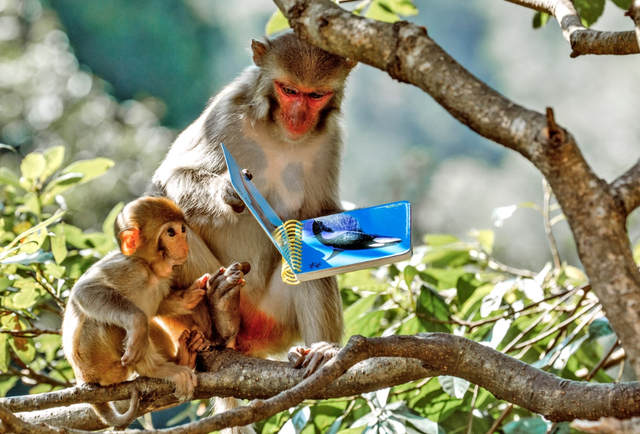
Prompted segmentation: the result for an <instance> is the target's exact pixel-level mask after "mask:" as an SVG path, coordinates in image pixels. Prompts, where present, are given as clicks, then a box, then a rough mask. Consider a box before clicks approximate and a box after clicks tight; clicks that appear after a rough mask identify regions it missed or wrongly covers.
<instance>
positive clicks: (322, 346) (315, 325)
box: [272, 277, 344, 377]
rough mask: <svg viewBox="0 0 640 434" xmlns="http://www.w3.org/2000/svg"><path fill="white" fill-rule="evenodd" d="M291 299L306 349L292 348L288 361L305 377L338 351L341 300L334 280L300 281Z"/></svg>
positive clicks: (342, 320) (341, 332) (342, 326)
mask: <svg viewBox="0 0 640 434" xmlns="http://www.w3.org/2000/svg"><path fill="white" fill-rule="evenodd" d="M273 283H275V282H274V281H273V280H272V284H273ZM293 297H294V304H295V309H296V312H297V318H298V322H299V325H300V332H301V334H302V337H303V338H304V341H305V347H294V348H292V349H291V350H290V351H289V354H288V358H289V361H290V362H291V363H293V365H294V366H295V367H296V368H303V369H304V370H305V371H304V376H305V377H308V376H309V375H311V374H313V373H314V372H315V371H316V370H317V369H318V368H319V367H321V366H322V365H324V364H325V363H327V362H328V361H329V360H331V359H332V358H333V357H335V355H336V354H338V352H339V351H340V345H339V343H340V342H341V341H342V334H343V330H344V319H343V317H342V300H341V299H340V292H339V290H338V284H337V281H336V279H335V277H329V278H324V279H318V280H313V281H309V282H303V283H302V284H300V285H298V286H297V287H296V288H295V292H293Z"/></svg>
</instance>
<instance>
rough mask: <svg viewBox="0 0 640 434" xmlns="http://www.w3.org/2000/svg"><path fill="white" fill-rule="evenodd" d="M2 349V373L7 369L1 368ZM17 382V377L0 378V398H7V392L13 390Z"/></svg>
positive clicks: (0, 339) (0, 343)
mask: <svg viewBox="0 0 640 434" xmlns="http://www.w3.org/2000/svg"><path fill="white" fill-rule="evenodd" d="M2 345H3V344H2V338H1V337H0V346H2ZM1 359H2V349H0V371H4V372H6V370H7V368H8V366H7V367H4V369H3V367H2V360H1ZM17 382H18V377H0V397H5V396H7V393H9V391H10V390H11V389H13V386H15V385H16V383H17Z"/></svg>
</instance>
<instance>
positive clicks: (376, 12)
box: [364, 0, 400, 23]
mask: <svg viewBox="0 0 640 434" xmlns="http://www.w3.org/2000/svg"><path fill="white" fill-rule="evenodd" d="M364 16H365V17H367V18H370V19H372V20H378V21H382V22H385V23H395V22H396V21H400V17H399V16H398V15H397V14H395V13H394V12H393V11H392V10H391V9H390V8H389V6H387V5H386V4H385V3H383V2H381V1H380V0H373V1H372V2H371V6H369V8H368V9H367V12H366V13H365V14H364Z"/></svg>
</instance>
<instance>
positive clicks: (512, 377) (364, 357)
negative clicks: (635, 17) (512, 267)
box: [0, 333, 640, 434]
mask: <svg viewBox="0 0 640 434" xmlns="http://www.w3.org/2000/svg"><path fill="white" fill-rule="evenodd" d="M394 356H396V357H394ZM356 363H357V365H356ZM354 365H356V366H354ZM200 367H201V368H204V369H207V370H210V371H212V372H211V373H206V374H199V375H198V379H199V384H198V387H197V388H196V393H195V395H194V398H208V397H211V396H214V395H215V396H235V397H238V398H248V399H263V398H269V397H274V396H275V398H270V399H268V400H266V401H256V402H254V403H252V404H250V405H249V406H248V407H242V408H238V409H235V410H232V411H231V412H227V413H224V414H221V415H215V416H213V417H211V418H207V419H202V420H200V421H198V422H196V423H194V424H189V425H185V426H183V427H178V428H174V429H171V430H163V431H161V432H168V433H173V434H178V433H186V432H189V433H200V432H210V431H212V430H218V429H221V428H224V427H227V426H236V425H246V424H248V423H252V422H255V421H257V420H262V419H264V418H266V417H269V416H271V415H272V414H275V413H277V412H279V411H282V410H283V409H286V408H290V407H292V406H295V405H297V404H299V403H300V402H302V401H303V400H304V399H328V398H337V397H344V396H353V395H355V394H361V393H365V392H370V391H373V390H378V389H382V388H386V387H390V386H393V385H397V384H403V383H406V382H408V381H413V380H417V379H419V378H424V377H431V376H436V375H453V376H456V377H460V378H464V379H466V380H468V381H470V382H472V383H474V384H477V385H479V386H481V387H484V388H485V389H487V390H488V391H490V392H491V393H493V394H494V395H495V396H496V397H498V398H499V399H504V400H506V401H509V402H512V403H515V404H516V405H518V406H521V407H523V408H526V409H528V410H530V411H533V412H536V413H539V414H541V415H543V416H545V417H546V418H547V419H549V420H553V421H564V420H573V419H575V418H581V419H588V420H595V419H598V418H599V417H602V416H605V415H607V416H612V417H617V418H621V419H623V418H629V417H632V416H640V386H639V385H638V383H635V382H634V383H622V384H593V383H586V382H577V381H567V380H563V379H561V378H558V377H556V376H554V375H552V374H549V373H546V372H543V371H541V370H539V369H536V368H533V367H531V366H530V365H527V364H525V363H523V362H520V361H519V360H516V359H513V358H511V357H509V356H507V355H505V354H502V353H500V352H498V351H495V350H493V349H491V348H489V347H486V346H483V345H481V344H479V343H476V342H473V341H471V340H468V339H465V338H461V337H458V336H454V335H450V334H445V333H431V334H421V335H417V336H390V337H385V338H370V339H366V338H363V337H354V338H352V339H351V340H350V341H349V344H347V346H346V347H345V349H343V350H342V351H341V352H340V354H339V356H338V358H337V359H336V362H335V363H332V364H328V365H327V366H326V367H325V368H323V369H322V370H321V371H319V373H318V374H316V375H314V376H313V377H311V378H309V379H306V380H303V378H302V372H301V371H300V370H296V369H293V368H291V366H290V365H289V364H288V363H284V362H274V361H269V360H262V359H253V358H248V357H244V356H242V355H240V354H239V353H237V352H235V351H232V350H225V351H214V352H210V353H205V354H204V355H203V357H202V358H201V359H200ZM349 368H350V369H349ZM347 369H349V370H348V372H346V374H345V375H342V373H343V372H345V371H346V370H347ZM341 375H342V377H340V376H341ZM338 377H340V378H339V379H337V378H338ZM336 379H337V380H336ZM136 383H137V385H138V387H139V388H140V391H141V397H142V399H143V407H145V410H144V411H145V412H147V411H151V410H155V409H157V408H159V407H166V406H168V405H172V404H175V403H177V400H176V399H175V398H174V397H173V395H170V394H171V392H172V389H173V387H172V386H171V385H169V384H167V383H163V382H161V381H159V380H155V379H139V380H136ZM129 390H130V386H129V385H128V384H127V383H122V384H118V385H114V386H109V387H97V386H91V385H84V386H80V387H75V388H72V389H66V390H63V391H59V392H51V393H47V394H42V395H33V396H23V397H12V398H4V399H2V400H0V405H2V406H4V408H6V409H8V410H10V411H13V412H16V411H31V410H34V409H45V408H50V407H54V406H60V405H69V404H71V403H77V402H82V401H86V402H102V401H107V400H121V399H128V397H129ZM159 396H160V399H158V397H159ZM576 402H579V403H580V405H579V406H576V405H575V403H576ZM73 411H74V412H73V413H71V414H70V415H69V418H68V419H67V421H71V422H73V421H77V419H78V418H77V415H80V414H82V415H83V417H87V416H93V419H94V420H93V422H92V423H95V421H96V420H97V417H95V415H93V414H92V412H90V411H89V412H87V411H86V410H85V409H83V407H76V408H74V410H73ZM83 412H84V413H83ZM66 413H67V414H69V413H70V412H69V410H68V409H67V410H66ZM41 414H42V413H41V412H33V413H25V414H21V415H20V417H21V419H22V420H24V421H27V422H36V421H37V422H47V423H51V424H53V423H55V421H52V420H51V419H49V420H47V419H43V418H42V417H41ZM50 414H54V413H50ZM1 418H2V417H1V416H0V419H1ZM187 426H188V427H189V428H188V429H189V430H190V431H186V429H187V428H184V427H187ZM72 427H76V428H80V427H82V428H84V429H96V428H95V427H96V425H95V424H88V423H87V421H86V419H81V420H80V422H79V423H76V424H75V425H74V424H72ZM98 427H99V426H98ZM207 430H208V431H207Z"/></svg>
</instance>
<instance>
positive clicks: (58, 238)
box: [49, 223, 69, 264]
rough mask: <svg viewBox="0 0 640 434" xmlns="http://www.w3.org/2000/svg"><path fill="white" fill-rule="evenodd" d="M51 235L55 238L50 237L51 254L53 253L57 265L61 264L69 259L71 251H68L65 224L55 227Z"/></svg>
mask: <svg viewBox="0 0 640 434" xmlns="http://www.w3.org/2000/svg"><path fill="white" fill-rule="evenodd" d="M51 233H52V234H53V236H50V237H49V239H50V240H51V252H52V253H53V258H54V259H55V261H56V263H57V264H61V263H62V261H64V260H65V259H66V258H67V255H68V254H69V251H68V250H67V242H66V239H65V235H64V223H60V224H59V225H55V226H54V227H53V228H52V229H51Z"/></svg>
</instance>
